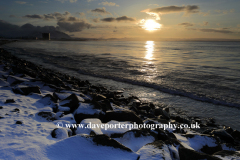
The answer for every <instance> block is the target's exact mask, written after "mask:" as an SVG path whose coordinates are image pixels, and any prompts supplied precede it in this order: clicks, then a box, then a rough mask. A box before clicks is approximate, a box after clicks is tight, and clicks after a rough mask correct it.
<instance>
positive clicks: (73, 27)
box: [57, 20, 91, 32]
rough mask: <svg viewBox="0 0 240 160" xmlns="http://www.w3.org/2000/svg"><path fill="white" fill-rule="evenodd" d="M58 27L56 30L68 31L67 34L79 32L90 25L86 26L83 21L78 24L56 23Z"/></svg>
mask: <svg viewBox="0 0 240 160" xmlns="http://www.w3.org/2000/svg"><path fill="white" fill-rule="evenodd" d="M57 25H58V27H57V29H59V30H62V31H68V32H80V31H82V30H83V29H86V28H88V29H89V28H90V27H91V24H88V23H87V22H85V21H83V20H82V21H78V22H74V23H71V22H67V21H59V22H58V23H57Z"/></svg>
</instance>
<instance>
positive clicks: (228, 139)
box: [211, 129, 234, 143]
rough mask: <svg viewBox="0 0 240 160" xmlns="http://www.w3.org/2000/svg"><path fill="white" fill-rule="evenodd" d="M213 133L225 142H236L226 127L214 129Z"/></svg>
mask: <svg viewBox="0 0 240 160" xmlns="http://www.w3.org/2000/svg"><path fill="white" fill-rule="evenodd" d="M211 133H212V134H214V135H215V136H217V137H219V138H220V139H221V140H223V141H225V142H228V143H232V142H234V139H233V137H232V136H231V135H230V134H228V133H227V132H226V131H225V130H224V129H217V130H213V131H212V132H211Z"/></svg>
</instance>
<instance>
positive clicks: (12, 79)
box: [7, 76, 27, 85]
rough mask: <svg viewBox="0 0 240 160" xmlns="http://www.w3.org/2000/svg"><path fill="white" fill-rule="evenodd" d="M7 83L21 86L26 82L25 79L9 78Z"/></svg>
mask: <svg viewBox="0 0 240 160" xmlns="http://www.w3.org/2000/svg"><path fill="white" fill-rule="evenodd" d="M26 81H27V80H26ZM7 82H8V83H10V84H11V85H16V84H20V83H22V82H24V79H22V78H19V77H15V76H8V77H7Z"/></svg>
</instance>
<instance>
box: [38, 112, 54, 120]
mask: <svg viewBox="0 0 240 160" xmlns="http://www.w3.org/2000/svg"><path fill="white" fill-rule="evenodd" d="M38 116H40V117H43V118H44V119H46V120H47V121H54V120H55V114H54V113H52V112H44V111H42V112H39V113H38Z"/></svg>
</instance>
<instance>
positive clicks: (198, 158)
mask: <svg viewBox="0 0 240 160" xmlns="http://www.w3.org/2000/svg"><path fill="white" fill-rule="evenodd" d="M178 152H179V157H180V160H203V159H205V160H221V159H220V158H217V157H214V156H210V155H207V154H204V153H199V152H196V151H194V150H191V149H187V148H184V147H179V149H178Z"/></svg>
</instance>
